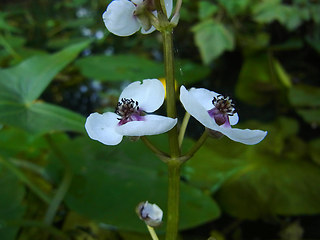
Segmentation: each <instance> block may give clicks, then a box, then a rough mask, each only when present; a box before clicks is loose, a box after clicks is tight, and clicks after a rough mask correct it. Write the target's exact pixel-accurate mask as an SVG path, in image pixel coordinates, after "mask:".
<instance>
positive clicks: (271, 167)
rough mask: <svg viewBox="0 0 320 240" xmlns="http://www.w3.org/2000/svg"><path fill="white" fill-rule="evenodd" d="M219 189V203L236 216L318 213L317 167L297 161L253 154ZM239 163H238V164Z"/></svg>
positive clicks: (242, 161) (250, 217) (319, 192)
mask: <svg viewBox="0 0 320 240" xmlns="http://www.w3.org/2000/svg"><path fill="white" fill-rule="evenodd" d="M254 158H255V160H253V159H251V160H246V159H240V160H237V162H238V163H239V164H243V166H242V169H241V170H240V171H239V172H238V173H237V174H235V175H233V176H232V177H231V178H230V179H229V180H228V181H227V182H226V183H225V184H224V185H223V187H222V188H221V190H220V191H219V193H218V195H217V197H218V200H219V203H220V204H221V206H222V207H223V208H224V209H225V210H226V211H227V212H228V213H229V214H232V215H234V216H237V217H242V218H249V219H256V218H260V217H265V216H268V215H274V214H280V215H303V214H319V213H320V207H319V204H318V202H319V200H320V190H319V188H318V186H319V184H320V168H319V167H316V166H315V165H314V164H311V163H308V162H306V161H303V159H301V160H296V161H292V160H286V159H283V158H281V157H275V156H266V155H263V154H257V155H254ZM240 162H241V163H240Z"/></svg>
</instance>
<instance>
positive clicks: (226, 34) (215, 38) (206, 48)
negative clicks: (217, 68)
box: [192, 20, 235, 64]
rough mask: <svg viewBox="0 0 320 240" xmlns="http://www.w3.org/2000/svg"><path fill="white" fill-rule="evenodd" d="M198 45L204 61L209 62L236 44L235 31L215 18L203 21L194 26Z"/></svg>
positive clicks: (193, 29)
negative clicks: (231, 30)
mask: <svg viewBox="0 0 320 240" xmlns="http://www.w3.org/2000/svg"><path fill="white" fill-rule="evenodd" d="M192 31H193V32H194V38H195V42H196V45H197V47H198V48H199V50H200V54H201V57H202V60H203V61H204V63H206V64H209V63H210V62H211V61H212V60H214V59H216V58H218V57H219V56H220V55H221V54H223V53H224V52H225V51H227V50H233V49H234V46H235V42H234V36H233V33H232V32H230V31H229V30H228V29H227V28H226V27H225V26H224V25H223V24H221V23H218V22H215V21H214V20H207V21H204V22H201V23H199V24H197V25H196V26H194V27H193V28H192Z"/></svg>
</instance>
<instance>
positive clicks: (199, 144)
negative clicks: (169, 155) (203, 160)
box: [185, 128, 208, 160]
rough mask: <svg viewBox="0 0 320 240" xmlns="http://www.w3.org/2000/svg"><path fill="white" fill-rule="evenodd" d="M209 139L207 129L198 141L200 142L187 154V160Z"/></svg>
mask: <svg viewBox="0 0 320 240" xmlns="http://www.w3.org/2000/svg"><path fill="white" fill-rule="evenodd" d="M207 137H208V130H207V128H206V129H205V131H204V132H203V134H202V135H201V137H200V138H199V139H198V141H197V142H196V143H195V144H194V145H193V146H192V148H191V149H190V150H189V152H188V153H187V154H185V156H187V158H186V160H188V159H190V158H191V157H192V156H193V155H194V154H195V153H196V152H197V151H198V150H199V148H200V147H201V146H202V145H203V143H204V142H205V141H206V140H207Z"/></svg>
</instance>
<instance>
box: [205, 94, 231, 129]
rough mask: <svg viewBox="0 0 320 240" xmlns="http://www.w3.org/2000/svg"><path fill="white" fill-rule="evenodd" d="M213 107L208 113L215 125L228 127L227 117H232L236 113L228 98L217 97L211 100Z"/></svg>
mask: <svg viewBox="0 0 320 240" xmlns="http://www.w3.org/2000/svg"><path fill="white" fill-rule="evenodd" d="M212 104H213V105H214V107H213V108H212V109H210V110H209V111H208V113H209V115H210V117H212V118H213V119H214V120H215V121H216V123H217V124H218V125H219V126H221V125H225V126H226V127H230V122H229V116H233V115H234V114H235V113H236V110H235V108H234V104H233V103H232V100H231V99H230V98H229V97H226V98H225V97H224V96H222V95H218V96H217V97H214V98H213V100H212Z"/></svg>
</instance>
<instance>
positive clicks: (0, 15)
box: [0, 12, 19, 32]
mask: <svg viewBox="0 0 320 240" xmlns="http://www.w3.org/2000/svg"><path fill="white" fill-rule="evenodd" d="M8 15H9V14H8V12H0V30H4V31H8V32H19V29H18V28H16V27H13V26H11V25H10V24H8V23H7V21H6V17H7V16H8Z"/></svg>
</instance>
